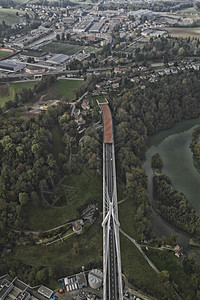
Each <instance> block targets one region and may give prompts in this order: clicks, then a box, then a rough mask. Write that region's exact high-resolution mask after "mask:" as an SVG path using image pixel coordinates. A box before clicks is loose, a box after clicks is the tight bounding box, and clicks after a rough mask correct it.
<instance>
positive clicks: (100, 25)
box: [89, 22, 104, 33]
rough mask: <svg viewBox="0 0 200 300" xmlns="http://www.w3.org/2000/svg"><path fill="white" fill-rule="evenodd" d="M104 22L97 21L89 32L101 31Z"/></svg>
mask: <svg viewBox="0 0 200 300" xmlns="http://www.w3.org/2000/svg"><path fill="white" fill-rule="evenodd" d="M103 25H104V23H103V22H95V23H94V24H93V25H92V26H91V27H90V29H89V33H99V32H100V31H101V28H102V27H103Z"/></svg>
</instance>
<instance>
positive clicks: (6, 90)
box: [0, 81, 38, 107]
mask: <svg viewBox="0 0 200 300" xmlns="http://www.w3.org/2000/svg"><path fill="white" fill-rule="evenodd" d="M36 83H38V81H30V82H29V81H27V82H16V83H10V84H4V85H1V86H0V96H1V97H0V106H1V107H3V106H4V105H5V103H6V102H8V101H13V100H15V95H16V94H18V93H19V92H20V91H21V90H22V89H23V88H27V89H33V88H34V86H35V84H36Z"/></svg>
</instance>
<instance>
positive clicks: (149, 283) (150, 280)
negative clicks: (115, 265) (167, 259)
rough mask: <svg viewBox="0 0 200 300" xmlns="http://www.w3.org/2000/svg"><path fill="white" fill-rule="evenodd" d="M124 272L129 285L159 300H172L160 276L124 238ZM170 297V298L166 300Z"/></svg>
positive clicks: (122, 240)
mask: <svg viewBox="0 0 200 300" xmlns="http://www.w3.org/2000/svg"><path fill="white" fill-rule="evenodd" d="M120 245H121V257H122V272H123V274H124V275H125V277H126V278H127V279H128V281H129V283H130V284H131V285H133V286H134V287H136V288H137V289H141V290H142V291H143V292H146V293H147V294H151V295H157V297H158V299H172V298H171V297H170V294H171V292H170V290H168V289H167V287H165V286H164V285H163V284H162V283H161V282H160V281H159V279H158V275H157V274H156V273H155V271H153V269H152V268H151V267H150V266H149V264H148V263H147V262H146V261H145V260H144V258H143V256H142V254H141V253H140V252H139V251H138V250H137V248H136V247H135V246H134V245H133V244H132V243H131V242H130V241H129V240H128V239H127V238H126V237H124V236H122V235H121V238H120ZM164 295H165V297H166V296H168V298H164Z"/></svg>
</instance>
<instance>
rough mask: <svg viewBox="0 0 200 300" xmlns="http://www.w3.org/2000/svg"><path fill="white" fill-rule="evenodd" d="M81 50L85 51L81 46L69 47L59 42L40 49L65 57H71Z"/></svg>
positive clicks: (69, 45)
mask: <svg viewBox="0 0 200 300" xmlns="http://www.w3.org/2000/svg"><path fill="white" fill-rule="evenodd" d="M83 49H85V47H83V46H79V45H71V44H69V43H61V42H51V43H49V44H47V45H45V46H43V47H42V50H43V51H47V52H51V53H61V54H66V55H73V54H75V53H77V52H79V51H80V50H83Z"/></svg>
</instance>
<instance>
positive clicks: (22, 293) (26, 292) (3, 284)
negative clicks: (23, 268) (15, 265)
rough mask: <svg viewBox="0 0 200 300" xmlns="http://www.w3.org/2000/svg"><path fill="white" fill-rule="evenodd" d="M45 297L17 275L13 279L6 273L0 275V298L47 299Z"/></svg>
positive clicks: (2, 299)
mask: <svg viewBox="0 0 200 300" xmlns="http://www.w3.org/2000/svg"><path fill="white" fill-rule="evenodd" d="M46 289H48V288H46ZM48 290H49V289H48ZM50 291H51V290H50ZM51 292H52V293H53V291H51ZM49 293H50V292H49ZM47 295H49V294H47ZM47 298H48V297H47V296H46V295H44V294H42V293H38V292H37V291H35V290H33V289H32V288H30V286H29V285H27V284H26V283H24V282H22V281H21V280H19V279H18V278H17V277H16V278H14V279H13V278H12V277H11V276H10V275H8V274H6V275H4V276H2V277H0V300H11V299H15V300H30V299H33V300H47Z"/></svg>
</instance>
